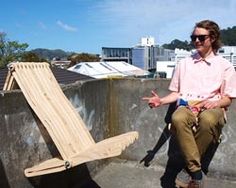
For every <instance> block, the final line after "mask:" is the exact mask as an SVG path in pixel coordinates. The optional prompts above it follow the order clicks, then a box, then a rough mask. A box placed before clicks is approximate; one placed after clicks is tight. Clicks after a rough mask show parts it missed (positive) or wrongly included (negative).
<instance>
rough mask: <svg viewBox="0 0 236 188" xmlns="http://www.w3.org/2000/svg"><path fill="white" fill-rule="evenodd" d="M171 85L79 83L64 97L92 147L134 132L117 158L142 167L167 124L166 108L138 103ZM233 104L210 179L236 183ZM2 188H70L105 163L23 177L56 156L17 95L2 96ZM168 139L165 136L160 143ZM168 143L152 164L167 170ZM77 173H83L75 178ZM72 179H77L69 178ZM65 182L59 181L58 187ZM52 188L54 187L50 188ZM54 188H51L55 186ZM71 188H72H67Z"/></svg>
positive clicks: (142, 81)
mask: <svg viewBox="0 0 236 188" xmlns="http://www.w3.org/2000/svg"><path fill="white" fill-rule="evenodd" d="M168 85H169V80H149V79H148V80H147V79H110V80H109V79H108V80H95V81H88V82H78V83H77V84H73V85H67V86H66V87H64V88H63V89H64V92H65V94H66V96H67V97H68V99H69V100H70V101H71V102H72V104H73V105H74V107H75V108H76V110H77V111H78V113H80V115H81V116H82V118H83V120H84V122H85V124H86V126H87V128H88V129H89V130H90V132H91V134H92V136H93V138H94V140H95V141H100V140H103V139H105V138H107V137H110V136H114V135H118V134H121V133H124V132H128V131H132V130H136V131H138V132H139V135H140V137H139V140H138V141H136V142H135V144H133V145H131V146H130V147H129V148H128V149H127V150H125V152H123V154H122V155H121V156H120V157H121V158H123V159H127V160H134V161H138V162H139V161H140V160H141V159H143V157H145V155H146V152H147V150H150V149H152V148H153V147H154V146H155V145H156V144H157V141H158V140H159V141H160V138H161V136H163V131H164V132H165V127H166V124H167V122H168V116H167V112H168V107H169V106H163V107H161V108H158V109H150V108H149V107H148V105H147V104H146V103H145V102H144V101H142V100H141V98H142V97H143V96H148V95H150V94H151V93H150V91H151V90H153V89H154V90H157V92H158V94H159V95H160V96H163V95H165V94H167V93H168V89H167V88H168ZM235 112H236V103H235V101H234V102H233V104H232V106H231V107H230V109H229V111H228V112H227V114H228V122H227V125H226V126H225V127H224V132H223V138H222V143H221V144H220V145H219V147H218V149H217V151H216V153H215V155H214V157H213V160H212V162H211V164H210V167H209V172H210V174H211V175H212V176H219V177H225V178H229V179H236V170H235V168H234V167H235V161H236V147H235V146H236V127H235V122H236V116H235V114H236V113H235ZM0 122H1V123H0V140H1V145H0V147H1V150H0V176H1V180H0V187H40V186H41V187H50V184H53V183H54V185H55V181H54V182H53V180H55V179H56V178H57V179H58V177H59V180H58V181H57V182H58V184H60V185H61V184H62V183H64V184H66V186H64V187H70V185H72V184H73V185H75V184H77V183H80V182H78V181H82V179H83V178H89V177H90V175H91V174H93V173H96V171H98V170H99V169H100V168H101V167H102V166H103V165H105V164H106V162H107V160H100V161H96V162H90V163H87V164H86V165H80V166H79V167H78V168H77V169H76V172H75V170H73V169H72V170H70V171H69V172H63V173H57V174H56V175H55V174H53V175H47V176H43V177H37V178H30V179H27V178H25V177H24V174H23V170H24V169H25V168H26V167H30V166H33V165H35V164H38V163H39V162H40V161H44V160H46V159H49V158H51V157H52V156H55V154H56V153H57V150H56V148H55V146H54V145H53V143H52V142H51V141H50V139H49V137H48V135H47V133H46V131H45V130H44V128H43V127H39V126H38V125H37V123H36V122H37V118H35V114H33V113H32V111H31V109H30V107H29V106H28V104H27V102H26V101H25V99H24V96H23V95H22V93H21V92H20V91H12V92H1V95H0ZM168 136H169V135H168V134H164V138H167V137H168ZM169 143H170V141H169V139H164V141H163V142H162V141H161V142H160V143H159V144H160V148H159V150H158V152H157V154H156V156H155V158H154V159H153V161H152V163H153V164H155V165H161V166H164V167H165V166H166V163H167V161H168V156H170V152H169V150H170V148H171V147H170V146H171V145H169ZM78 172H81V174H79V177H77V176H78ZM73 177H76V178H73ZM60 179H63V181H60ZM51 187H52V186H51ZM54 187H55V186H54ZM71 187H72V186H71Z"/></svg>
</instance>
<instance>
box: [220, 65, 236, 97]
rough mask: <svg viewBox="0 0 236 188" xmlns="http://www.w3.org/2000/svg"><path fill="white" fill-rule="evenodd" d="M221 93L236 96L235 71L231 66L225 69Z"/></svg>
mask: <svg viewBox="0 0 236 188" xmlns="http://www.w3.org/2000/svg"><path fill="white" fill-rule="evenodd" d="M222 86H223V87H222V92H221V93H222V95H223V96H229V97H230V98H236V72H235V70H234V67H233V66H229V67H227V68H226V69H225V73H224V80H223V85H222Z"/></svg>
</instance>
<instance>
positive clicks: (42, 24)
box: [38, 22, 47, 30]
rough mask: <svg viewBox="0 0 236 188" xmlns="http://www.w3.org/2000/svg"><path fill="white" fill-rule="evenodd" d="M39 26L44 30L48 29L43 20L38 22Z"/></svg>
mask: <svg viewBox="0 0 236 188" xmlns="http://www.w3.org/2000/svg"><path fill="white" fill-rule="evenodd" d="M38 25H39V27H40V28H41V29H43V30H46V29H47V26H46V25H45V24H44V23H43V22H39V23H38Z"/></svg>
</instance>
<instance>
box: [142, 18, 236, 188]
mask: <svg viewBox="0 0 236 188" xmlns="http://www.w3.org/2000/svg"><path fill="white" fill-rule="evenodd" d="M191 40H192V42H193V44H194V46H195V49H196V53H194V54H193V55H192V56H191V57H187V58H185V59H183V60H181V61H180V62H179V63H178V64H177V65H176V68H175V72H174V74H173V77H172V80H171V83H170V86H169V90H170V91H171V93H170V94H168V95H167V96H165V97H162V98H160V97H159V96H158V95H157V94H156V93H155V92H153V91H152V97H144V98H143V100H146V101H147V102H148V104H149V106H150V107H151V108H154V107H159V106H161V105H165V104H170V103H172V102H175V101H177V108H176V110H175V112H174V113H173V114H172V118H171V121H172V128H173V129H174V134H175V136H176V139H177V141H178V143H179V146H180V149H181V151H182V154H183V156H184V159H185V161H186V169H187V171H188V173H189V175H190V176H191V181H190V182H189V183H188V187H190V188H195V187H196V188H199V187H203V173H202V169H201V162H200V161H201V157H202V156H203V154H204V153H205V151H206V150H207V148H208V146H209V145H210V143H212V142H216V141H217V140H218V139H219V135H220V134H221V129H222V128H223V126H224V123H225V110H226V109H227V107H228V106H229V105H230V104H231V101H232V98H235V97H236V82H235V81H236V79H235V70H234V68H233V66H232V65H231V64H230V62H228V61H227V60H226V59H224V58H222V57H221V56H218V55H217V54H216V53H217V51H218V49H219V48H220V29H219V26H218V25H217V24H216V23H215V22H213V21H210V20H203V21H201V22H198V23H196V25H195V27H194V29H193V32H192V35H191Z"/></svg>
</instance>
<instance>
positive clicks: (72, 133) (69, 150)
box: [4, 63, 138, 177]
mask: <svg viewBox="0 0 236 188" xmlns="http://www.w3.org/2000/svg"><path fill="white" fill-rule="evenodd" d="M16 83H17V84H16ZM16 85H18V86H19V88H20V89H21V91H22V92H23V94H24V96H25V98H26V100H27V102H28V103H29V105H30V106H31V108H32V109H33V111H34V112H35V114H36V115H37V116H38V118H39V119H40V121H41V123H42V124H43V125H44V127H45V128H46V130H47V131H48V133H49V135H50V136H51V138H52V140H53V142H54V143H55V145H56V147H57V149H58V151H59V153H60V155H61V156H59V157H58V158H52V159H49V160H47V161H45V162H42V163H40V164H39V165H37V166H33V167H31V168H27V169H25V175H26V176H27V177H32V176H38V175H43V174H49V173H54V172H59V171H63V170H66V169H68V168H71V167H73V166H76V165H79V164H82V163H85V162H88V161H93V160H98V159H104V158H109V157H114V156H118V155H120V154H121V152H122V151H123V150H124V149H125V148H126V147H128V146H129V145H130V144H132V143H133V142H134V141H135V139H137V138H138V132H136V131H131V132H128V133H124V134H121V135H119V136H115V137H112V138H108V139H105V140H103V141H100V142H98V143H95V141H94V140H93V138H92V136H91V135H90V132H89V131H88V129H87V127H86V125H85V124H84V122H83V120H82V118H81V117H80V115H79V113H78V112H77V111H76V110H75V108H74V107H73V106H72V104H71V103H70V101H69V100H68V99H67V98H66V96H65V95H64V93H63V91H62V90H61V88H60V86H59V84H58V83H57V81H56V79H55V77H54V75H53V74H52V72H51V69H50V67H49V65H48V63H12V64H10V66H9V73H8V76H7V79H6V82H5V85H4V90H11V89H14V87H15V86H16Z"/></svg>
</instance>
